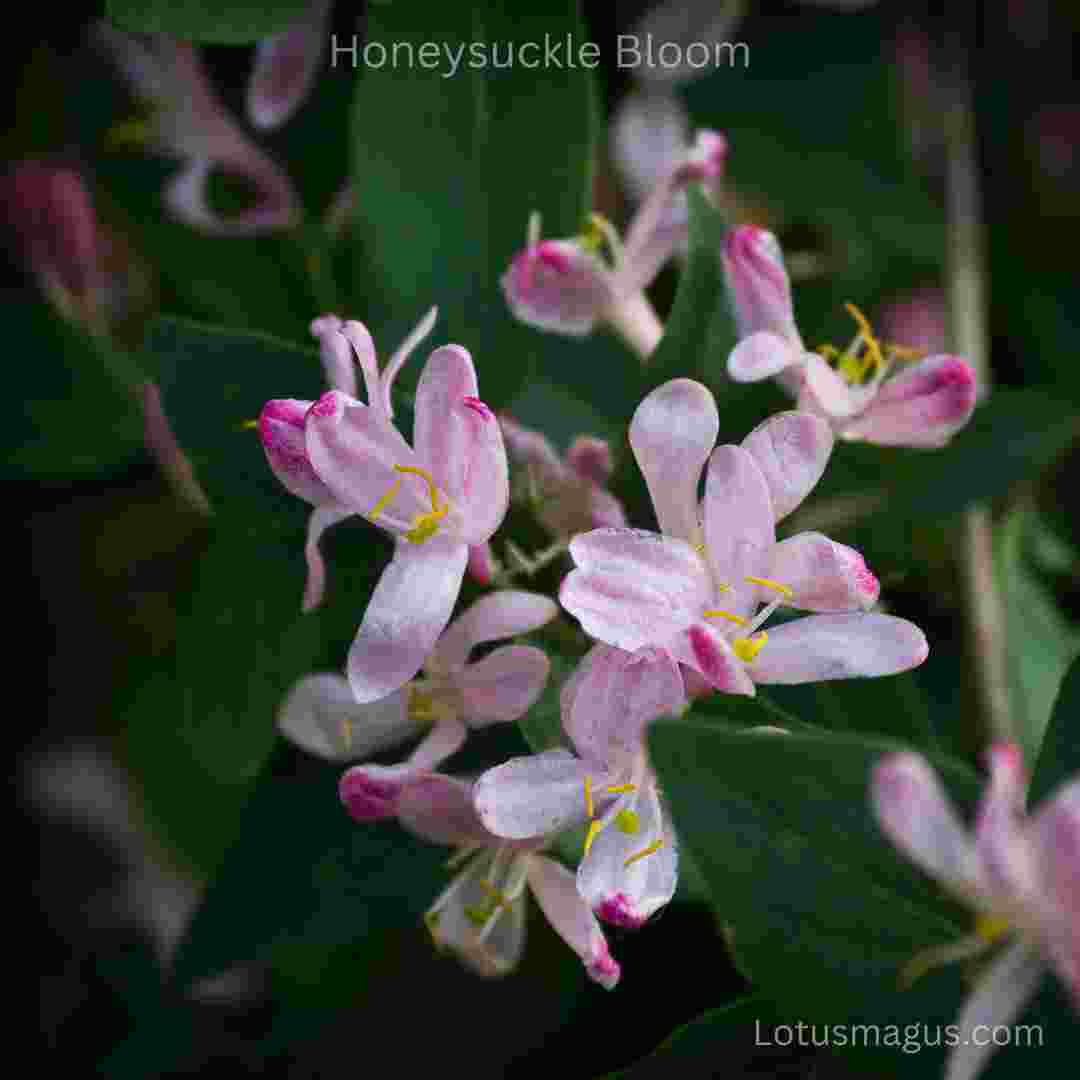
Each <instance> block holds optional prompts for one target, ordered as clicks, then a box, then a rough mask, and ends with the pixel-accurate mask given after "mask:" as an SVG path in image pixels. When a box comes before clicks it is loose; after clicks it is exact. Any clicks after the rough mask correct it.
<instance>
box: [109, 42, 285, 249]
mask: <svg viewBox="0 0 1080 1080" xmlns="http://www.w3.org/2000/svg"><path fill="white" fill-rule="evenodd" d="M95 33H96V36H97V39H98V41H99V42H100V43H101V44H102V46H103V47H104V49H105V51H106V52H107V53H108V54H109V56H110V57H111V58H112V60H113V62H114V63H115V65H116V67H117V68H118V70H119V71H120V72H121V74H122V75H123V76H124V77H125V78H126V80H127V81H128V83H129V84H130V86H131V89H132V92H133V93H134V94H135V95H136V96H137V97H138V98H139V99H140V100H141V101H142V102H143V103H144V104H145V105H146V106H147V107H148V108H149V109H150V110H151V111H150V118H149V120H148V121H140V122H137V123H132V124H128V125H124V126H122V127H120V128H117V129H116V130H115V131H114V132H113V135H112V138H113V140H114V141H116V142H121V141H129V142H135V143H138V144H143V143H151V144H152V145H154V146H155V147H156V148H157V149H158V150H159V151H160V152H162V153H164V154H168V155H175V156H176V157H179V158H181V159H182V160H183V161H184V163H185V164H184V167H183V168H182V169H181V171H180V172H179V173H177V175H176V176H175V177H173V179H172V180H170V181H169V183H168V184H167V186H166V188H165V191H164V192H163V196H162V197H163V200H164V203H165V206H166V207H167V209H168V210H169V212H170V213H172V214H173V216H174V217H176V218H177V219H178V220H179V221H181V222H183V223H184V224H186V225H190V226H191V227H192V228H195V229H200V230H202V231H204V232H208V233H216V234H224V235H237V236H245V235H252V234H255V233H260V232H267V231H270V230H273V229H284V228H291V227H292V226H294V225H296V224H297V223H298V222H299V221H300V219H301V217H302V208H301V205H300V201H299V199H298V198H297V195H296V192H295V191H294V189H293V186H292V184H291V183H290V181H289V178H288V177H287V176H286V175H285V173H284V172H283V171H282V170H281V169H280V168H279V166H278V165H277V164H276V163H275V162H274V161H273V160H272V159H271V158H270V157H268V156H267V155H266V154H265V153H263V151H261V150H260V149H259V148H258V147H256V146H255V145H254V144H252V142H251V141H250V140H249V139H248V138H247V137H246V136H245V135H244V133H243V132H242V131H241V130H240V128H239V126H238V125H237V124H236V122H235V120H233V118H232V117H231V116H229V114H228V113H227V112H226V110H225V108H224V106H223V105H222V104H221V102H220V101H219V100H218V99H217V97H216V95H215V94H214V91H213V88H212V87H211V85H210V80H209V78H208V77H207V74H206V71H205V70H204V68H203V65H202V63H201V61H200V59H199V55H198V52H197V51H196V49H195V46H193V45H191V44H189V43H186V42H181V41H177V40H175V39H174V38H171V37H169V36H168V35H166V34H149V35H142V36H138V37H137V36H135V35H133V34H127V33H125V32H123V31H122V30H118V29H116V28H115V27H114V26H112V25H111V24H109V23H107V22H102V23H99V24H97V26H96V28H95ZM215 168H220V169H222V170H224V171H225V172H226V173H228V174H230V175H233V176H236V177H238V178H241V179H243V180H245V181H247V182H248V183H250V184H251V185H252V186H253V187H254V189H255V192H256V196H255V200H254V202H253V203H252V205H251V206H249V207H247V208H245V209H244V210H241V211H240V212H238V213H236V214H232V215H230V216H228V217H225V216H223V215H222V214H220V213H219V212H218V211H216V210H215V209H214V208H213V207H212V206H211V205H210V202H209V197H208V190H207V184H208V181H209V178H210V174H211V172H212V171H213V170H214V169H215Z"/></svg>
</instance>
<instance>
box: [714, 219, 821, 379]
mask: <svg viewBox="0 0 1080 1080" xmlns="http://www.w3.org/2000/svg"><path fill="white" fill-rule="evenodd" d="M721 258H722V261H723V265H724V281H725V282H726V284H727V287H728V293H729V294H730V296H731V300H732V308H733V310H734V313H735V322H736V325H737V327H738V331H739V337H741V338H749V337H751V336H753V335H755V334H758V333H761V332H768V333H770V334H773V335H775V336H776V337H778V338H780V339H781V340H782V341H785V342H786V343H787V344H788V347H789V349H791V350H792V351H793V352H794V354H795V358H796V359H798V355H799V353H801V352H802V339H801V338H800V336H799V331H798V328H797V327H796V325H795V312H794V310H793V309H792V304H791V283H790V281H789V280H788V272H787V268H786V267H785V266H784V253H783V251H782V250H781V248H780V244H779V242H778V241H777V239H776V237H775V236H774V235H773V234H772V233H771V232H769V231H768V230H767V229H761V228H759V227H758V226H756V225H740V226H737V227H736V228H734V229H729V230H728V232H727V235H726V236H725V237H724V248H723V252H722V255H721ZM731 363H732V362H731V360H729V361H728V370H729V371H731ZM777 370H780V369H779V368H778V369H777ZM731 375H732V378H738V376H737V375H736V374H735V373H734V371H731ZM762 377H763V376H761V375H759V376H758V378H762Z"/></svg>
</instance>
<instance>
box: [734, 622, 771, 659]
mask: <svg viewBox="0 0 1080 1080" xmlns="http://www.w3.org/2000/svg"><path fill="white" fill-rule="evenodd" d="M768 640H769V635H768V634H766V633H765V631H764V630H762V631H761V632H760V633H759V634H758V635H757V636H756V637H752V638H739V639H738V641H733V642H732V643H731V648H732V650H733V651H734V653H735V655H736V656H737V657H738V658H739V659H740V660H741V661H742V662H743V663H744V664H749V663H750V662H751V661H752V660H753V659H754V657H755V656H757V654H758V653H759V652H761V650H762V649H763V648H764V647H765V643H766V642H767V641H768Z"/></svg>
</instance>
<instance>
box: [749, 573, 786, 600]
mask: <svg viewBox="0 0 1080 1080" xmlns="http://www.w3.org/2000/svg"><path fill="white" fill-rule="evenodd" d="M746 580H747V581H749V582H750V584H751V585H764V586H765V588H766V589H775V590H776V591H777V592H778V593H782V594H783V595H784V596H787V597H792V596H794V595H795V590H794V589H792V588H790V586H787V585H782V584H781V583H780V582H779V581H773V579H772V578H767V577H748V578H747V579H746Z"/></svg>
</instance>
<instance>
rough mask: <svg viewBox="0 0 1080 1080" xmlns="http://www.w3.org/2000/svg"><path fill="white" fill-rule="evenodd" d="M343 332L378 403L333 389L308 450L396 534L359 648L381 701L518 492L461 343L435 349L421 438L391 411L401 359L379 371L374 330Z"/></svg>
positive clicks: (309, 429)
mask: <svg viewBox="0 0 1080 1080" xmlns="http://www.w3.org/2000/svg"><path fill="white" fill-rule="evenodd" d="M343 333H345V335H346V336H347V337H349V340H350V342H351V344H352V346H353V349H354V350H355V352H356V355H357V359H358V360H359V362H360V367H361V371H362V372H363V375H364V381H365V383H366V385H367V396H368V404H367V405H365V404H363V403H362V402H360V401H357V400H356V399H355V398H353V397H351V396H350V395H349V394H347V393H343V392H342V391H340V390H331V391H330V392H329V393H327V394H324V395H323V396H322V397H321V398H320V399H319V400H318V401H317V402H316V403H315V404H314V405H312V406H311V408H310V409H309V410H308V412H307V415H306V419H305V421H304V437H305V447H306V451H307V458H306V460H307V461H308V462H309V463H310V466H311V468H312V470H313V474H314V476H315V477H317V479H318V480H319V482H320V483H321V484H323V485H325V487H326V489H327V490H328V491H329V492H330V494H331V496H332V497H333V499H334V501H335V503H337V504H338V505H339V506H340V507H342V508H344V509H345V510H348V511H349V512H351V513H357V514H362V515H363V516H364V517H366V518H367V519H368V520H369V521H372V522H374V523H375V524H376V525H378V526H380V527H381V528H383V529H385V530H386V531H387V532H389V533H390V534H391V535H392V536H394V537H395V539H396V545H395V549H394V557H393V559H392V560H391V562H390V564H389V566H387V567H386V569H385V570H384V571H383V574H382V577H381V578H380V580H379V583H378V585H377V586H376V587H375V591H374V593H373V594H372V597H371V602H370V603H369V604H368V607H367V611H366V612H365V614H364V618H363V621H362V622H361V624H360V629H359V631H358V633H357V635H356V639H355V641H354V642H353V645H352V648H351V649H350V650H349V657H348V676H349V683H350V685H351V686H352V690H353V693H354V695H355V696H356V699H357V701H360V702H369V701H378V700H379V699H380V698H384V697H387V696H388V695H389V694H392V693H393V692H394V691H395V690H397V689H399V688H400V687H401V686H403V685H404V684H405V683H406V682H408V681H409V680H410V679H411V678H412V677H413V676H414V675H415V674H416V673H417V671H419V670H420V666H421V665H422V664H423V663H424V661H425V660H426V659H427V658H428V656H429V655H430V653H431V651H432V648H433V647H434V645H435V641H436V639H437V638H438V636H439V635H440V634H441V633H442V631H443V629H444V628H445V626H446V624H447V622H449V620H450V614H451V612H452V611H453V608H454V603H455V602H456V600H457V597H458V592H459V591H460V589H461V581H462V578H463V577H464V574H465V566H466V563H467V561H468V558H469V551H470V547H473V548H475V547H476V546H478V545H482V544H485V543H486V542H487V541H488V540H489V539H490V537H491V536H492V534H493V533H494V532H495V530H496V529H497V528H498V527H499V525H500V524H501V523H502V519H503V517H504V515H505V514H506V508H507V504H508V503H509V499H510V487H509V476H508V469H507V462H506V450H505V449H504V447H503V440H502V433H501V432H500V430H499V424H498V422H497V420H496V419H495V414H494V413H493V412H492V411H491V409H489V408H488V407H487V405H485V404H484V403H483V402H482V401H481V400H480V399H479V397H477V382H476V370H475V369H474V367H473V362H472V358H471V357H470V355H469V353H468V352H467V351H466V350H465V349H463V348H462V347H461V346H460V345H446V346H443V347H442V348H439V349H436V350H435V351H434V352H433V353H432V354H431V357H430V358H429V359H428V362H427V364H426V365H425V366H424V370H423V372H422V373H421V376H420V381H419V383H418V384H417V388H416V403H415V412H414V423H413V445H412V446H410V445H409V444H408V443H407V442H406V441H405V439H404V438H403V436H402V435H401V433H400V432H399V431H398V430H397V428H396V427H395V426H394V424H393V421H392V416H393V413H392V409H391V404H390V384H391V382H392V381H393V378H394V375H395V374H396V371H397V366H400V365H399V364H398V363H397V359H396V358H395V360H392V361H391V364H390V366H389V367H388V368H387V370H386V372H384V374H383V375H382V376H381V377H380V376H379V375H378V372H377V370H376V367H375V350H374V346H373V345H372V343H371V337H370V335H368V333H367V331H366V330H364V328H363V327H362V326H361V325H360V324H359V323H346V324H345V327H344V328H343Z"/></svg>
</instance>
